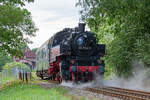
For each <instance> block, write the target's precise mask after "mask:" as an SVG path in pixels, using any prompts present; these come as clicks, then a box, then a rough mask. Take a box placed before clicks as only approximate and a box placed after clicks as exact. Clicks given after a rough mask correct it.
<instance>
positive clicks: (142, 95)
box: [48, 81, 150, 100]
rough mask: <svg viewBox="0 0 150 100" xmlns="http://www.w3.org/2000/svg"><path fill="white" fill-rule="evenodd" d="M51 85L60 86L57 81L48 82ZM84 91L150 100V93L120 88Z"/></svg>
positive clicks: (130, 98)
mask: <svg viewBox="0 0 150 100" xmlns="http://www.w3.org/2000/svg"><path fill="white" fill-rule="evenodd" d="M48 82H50V83H54V84H59V83H58V82H56V81H48ZM83 90H86V91H90V92H93V93H98V94H103V95H108V96H112V97H116V98H120V99H123V100H150V92H145V91H138V90H131V89H124V88H118V87H107V86H102V87H95V88H88V87H87V88H84V89H83Z"/></svg>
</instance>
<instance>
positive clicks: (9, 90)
mask: <svg viewBox="0 0 150 100" xmlns="http://www.w3.org/2000/svg"><path fill="white" fill-rule="evenodd" d="M66 93H67V90H65V89H64V88H51V89H45V88H42V87H40V86H38V85H31V84H21V83H13V85H9V86H5V87H4V88H2V89H1V90H0V100H72V98H71V97H70V96H69V97H67V96H65V94H66Z"/></svg>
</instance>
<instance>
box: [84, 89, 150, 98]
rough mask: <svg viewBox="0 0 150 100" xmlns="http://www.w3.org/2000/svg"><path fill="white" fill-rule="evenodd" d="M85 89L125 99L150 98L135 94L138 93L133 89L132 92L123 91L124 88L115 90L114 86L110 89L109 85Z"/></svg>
mask: <svg viewBox="0 0 150 100" xmlns="http://www.w3.org/2000/svg"><path fill="white" fill-rule="evenodd" d="M111 88H112V87H111ZM85 90H87V91H91V92H94V93H99V94H103V95H109V96H112V97H117V98H120V99H123V100H150V98H148V97H145V96H139V95H138V94H137V95H135V94H136V93H134V92H133V91H132V93H131V92H129V91H124V92H123V90H121V91H119V89H118V90H115V89H114V88H113V89H110V88H109V87H108V88H107V87H104V88H102V87H101V88H85ZM134 91H136V90H134Z"/></svg>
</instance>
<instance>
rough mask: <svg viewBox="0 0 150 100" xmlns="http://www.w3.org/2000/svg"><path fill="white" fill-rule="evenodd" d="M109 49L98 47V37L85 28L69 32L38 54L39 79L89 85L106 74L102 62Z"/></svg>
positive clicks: (68, 30) (53, 38)
mask: <svg viewBox="0 0 150 100" xmlns="http://www.w3.org/2000/svg"><path fill="white" fill-rule="evenodd" d="M104 54H105V45H104V44H98V41H97V39H96V35H95V34H94V33H92V32H90V31H85V24H84V23H79V27H76V28H65V29H64V30H63V31H60V32H58V33H56V34H55V35H54V36H53V37H51V38H50V39H49V40H47V41H46V42H45V43H44V44H43V45H42V46H41V47H40V48H39V49H38V50H37V53H36V66H37V72H36V74H37V76H39V77H41V78H42V79H44V78H48V79H50V80H57V81H59V82H61V81H62V80H65V81H68V80H69V81H74V82H78V81H81V82H88V81H92V80H93V79H94V74H95V73H97V74H99V75H103V74H104V68H105V64H104V61H102V60H100V58H101V57H103V56H104Z"/></svg>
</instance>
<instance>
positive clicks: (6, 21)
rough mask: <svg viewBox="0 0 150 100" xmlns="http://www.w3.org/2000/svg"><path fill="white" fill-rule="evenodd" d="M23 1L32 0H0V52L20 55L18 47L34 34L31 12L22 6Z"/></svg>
mask: <svg viewBox="0 0 150 100" xmlns="http://www.w3.org/2000/svg"><path fill="white" fill-rule="evenodd" d="M25 2H33V0H0V52H4V53H5V54H10V55H14V56H19V57H21V56H22V52H21V50H20V48H21V47H22V45H23V44H27V43H31V41H30V40H29V37H32V36H35V32H36V31H37V28H36V27H35V24H34V22H33V21H32V17H31V13H30V12H29V11H28V10H27V9H25V8H23V6H24V5H25ZM25 37H26V38H25Z"/></svg>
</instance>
